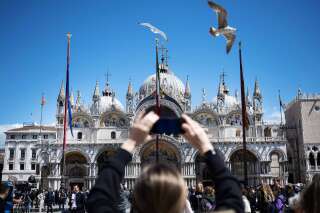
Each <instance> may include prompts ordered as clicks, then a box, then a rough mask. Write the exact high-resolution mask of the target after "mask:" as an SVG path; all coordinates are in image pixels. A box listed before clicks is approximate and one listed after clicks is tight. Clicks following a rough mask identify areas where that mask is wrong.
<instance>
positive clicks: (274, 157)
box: [270, 153, 280, 177]
mask: <svg viewBox="0 0 320 213" xmlns="http://www.w3.org/2000/svg"><path fill="white" fill-rule="evenodd" d="M270 158H271V163H270V169H271V174H272V175H273V176H277V177H279V176H280V156H279V155H278V154H277V153H271V156H270Z"/></svg>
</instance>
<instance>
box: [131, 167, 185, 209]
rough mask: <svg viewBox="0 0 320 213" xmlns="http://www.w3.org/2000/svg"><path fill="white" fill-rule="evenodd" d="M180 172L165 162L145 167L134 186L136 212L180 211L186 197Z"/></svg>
mask: <svg viewBox="0 0 320 213" xmlns="http://www.w3.org/2000/svg"><path fill="white" fill-rule="evenodd" d="M186 190H187V189H186V185H185V182H184V180H183V178H182V176H181V175H180V173H179V172H178V171H177V170H176V169H174V168H172V167H169V166H167V165H165V164H154V165H150V166H148V167H146V168H145V169H144V170H143V172H142V174H141V175H140V177H139V178H138V179H137V182H136V184H135V187H134V192H133V197H134V204H133V205H134V209H135V212H138V213H150V212H152V213H164V212H166V213H181V212H182V210H183V209H184V206H185V202H186V199H187V191H186Z"/></svg>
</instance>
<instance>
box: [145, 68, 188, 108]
mask: <svg viewBox="0 0 320 213" xmlns="http://www.w3.org/2000/svg"><path fill="white" fill-rule="evenodd" d="M160 86H161V89H162V91H164V93H165V94H166V95H168V96H170V97H171V98H173V99H175V100H176V101H178V102H180V103H181V102H183V100H184V96H183V95H184V92H185V87H184V84H183V83H182V81H181V80H180V79H179V78H178V77H176V76H175V75H174V74H173V73H172V72H170V71H168V70H165V71H164V72H160ZM155 90H156V75H155V74H153V75H150V76H149V77H148V78H147V79H146V80H145V81H144V82H143V84H142V85H141V87H140V89H139V97H140V99H143V98H145V97H148V96H150V95H151V94H152V93H153V92H154V91H155Z"/></svg>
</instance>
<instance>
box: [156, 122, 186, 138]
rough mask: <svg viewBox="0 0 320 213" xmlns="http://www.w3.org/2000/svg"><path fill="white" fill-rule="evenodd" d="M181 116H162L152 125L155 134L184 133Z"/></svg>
mask: <svg viewBox="0 0 320 213" xmlns="http://www.w3.org/2000/svg"><path fill="white" fill-rule="evenodd" d="M182 123H183V120H182V119H181V118H160V119H159V120H158V121H157V122H156V123H155V124H154V125H153V127H152V129H151V131H150V132H151V133H153V134H166V135H172V134H173V135H178V134H183V133H184V132H183V130H182V127H181V126H182Z"/></svg>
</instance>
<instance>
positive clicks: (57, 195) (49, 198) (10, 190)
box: [0, 182, 89, 213]
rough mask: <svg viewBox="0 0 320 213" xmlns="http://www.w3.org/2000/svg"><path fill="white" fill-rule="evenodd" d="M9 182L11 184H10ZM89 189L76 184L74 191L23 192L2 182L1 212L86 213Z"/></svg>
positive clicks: (0, 195) (34, 190) (35, 190)
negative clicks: (81, 188)
mask: <svg viewBox="0 0 320 213" xmlns="http://www.w3.org/2000/svg"><path fill="white" fill-rule="evenodd" d="M8 183H9V185H8ZM88 193H89V191H88V190H86V191H85V190H83V191H81V190H80V188H79V186H77V185H75V186H74V187H73V190H72V191H66V190H64V189H63V188H61V189H60V190H55V191H53V190H51V189H50V188H49V189H48V190H38V189H32V190H31V191H27V192H21V191H18V190H16V189H15V188H14V187H13V185H12V184H11V183H10V182H5V183H2V184H1V186H0V201H1V205H0V212H1V213H2V212H5V213H11V212H21V213H29V212H48V213H52V212H54V211H55V212H57V211H58V212H71V213H73V212H74V213H85V212H86V211H85V203H86V198H87V195H88Z"/></svg>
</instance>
